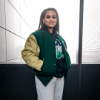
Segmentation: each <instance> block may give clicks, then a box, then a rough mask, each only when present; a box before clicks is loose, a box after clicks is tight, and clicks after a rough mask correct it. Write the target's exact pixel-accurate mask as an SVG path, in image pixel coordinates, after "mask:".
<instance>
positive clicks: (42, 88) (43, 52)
mask: <svg viewBox="0 0 100 100" xmlns="http://www.w3.org/2000/svg"><path fill="white" fill-rule="evenodd" d="M65 33H66V32H65ZM21 54H22V58H23V59H24V61H25V62H26V64H27V65H28V66H30V67H32V69H33V71H34V73H35V84H36V91H37V96H38V100H61V99H62V95H63V88H64V82H67V78H68V70H69V69H70V66H71V60H70V56H69V54H68V51H67V45H66V42H65V41H64V39H63V38H62V37H61V36H60V35H59V16H58V12H57V10H56V9H55V8H47V9H44V10H43V12H42V13H41V16H40V23H39V27H38V30H36V31H34V32H32V33H31V34H30V35H29V37H28V38H27V40H26V43H25V48H24V49H23V50H22V52H21Z"/></svg>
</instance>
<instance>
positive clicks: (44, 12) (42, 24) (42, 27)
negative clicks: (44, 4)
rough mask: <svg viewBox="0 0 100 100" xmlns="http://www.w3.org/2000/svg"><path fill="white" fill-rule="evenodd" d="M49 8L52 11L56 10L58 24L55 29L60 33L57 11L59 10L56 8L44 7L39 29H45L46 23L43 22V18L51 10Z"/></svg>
mask: <svg viewBox="0 0 100 100" xmlns="http://www.w3.org/2000/svg"><path fill="white" fill-rule="evenodd" d="M49 10H52V11H54V12H55V13H56V17H57V24H56V26H55V27H54V28H53V31H54V32H57V33H59V16H58V12H57V10H56V9H55V8H47V9H44V10H43V11H42V13H41V16H40V22H39V27H38V30H40V29H41V30H43V29H45V28H46V26H45V24H44V23H43V18H44V16H45V14H46V12H47V11H49Z"/></svg>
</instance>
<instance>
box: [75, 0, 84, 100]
mask: <svg viewBox="0 0 100 100" xmlns="http://www.w3.org/2000/svg"><path fill="white" fill-rule="evenodd" d="M83 5H84V0H80V11H79V47H78V73H77V76H78V81H77V82H78V84H77V100H81V74H82V66H81V60H82V32H83Z"/></svg>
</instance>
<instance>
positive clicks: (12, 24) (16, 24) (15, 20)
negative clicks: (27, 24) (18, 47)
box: [5, 0, 20, 35]
mask: <svg viewBox="0 0 100 100" xmlns="http://www.w3.org/2000/svg"><path fill="white" fill-rule="evenodd" d="M5 10H6V28H7V29H8V30H10V31H11V32H14V33H15V34H17V35H20V15H19V14H18V13H17V11H16V10H15V9H14V8H13V6H12V5H11V4H10V3H9V1H8V0H6V1H5Z"/></svg>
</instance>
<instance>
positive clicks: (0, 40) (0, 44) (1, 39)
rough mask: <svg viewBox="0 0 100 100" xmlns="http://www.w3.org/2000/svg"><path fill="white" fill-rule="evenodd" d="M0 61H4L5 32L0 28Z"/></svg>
mask: <svg viewBox="0 0 100 100" xmlns="http://www.w3.org/2000/svg"><path fill="white" fill-rule="evenodd" d="M0 61H6V39H5V30H4V29H2V28H0Z"/></svg>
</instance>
